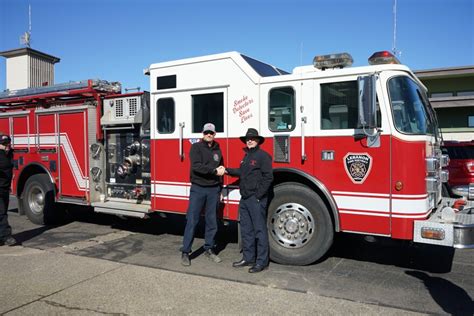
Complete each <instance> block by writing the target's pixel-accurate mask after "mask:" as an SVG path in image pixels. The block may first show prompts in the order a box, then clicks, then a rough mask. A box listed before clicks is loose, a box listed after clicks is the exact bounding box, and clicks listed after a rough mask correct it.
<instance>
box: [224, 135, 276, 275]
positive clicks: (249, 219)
mask: <svg viewBox="0 0 474 316" xmlns="http://www.w3.org/2000/svg"><path fill="white" fill-rule="evenodd" d="M240 140H241V141H242V142H243V143H244V144H246V148H244V150H245V155H244V158H243V159H242V161H241V162H240V167H239V168H226V173H227V174H229V175H230V176H235V177H239V178H240V184H239V189H240V195H241V199H240V203H239V214H240V230H241V236H242V248H243V258H242V259H241V260H240V261H237V262H234V263H233V264H232V266H233V267H234V268H239V267H247V266H250V268H249V270H248V272H250V273H257V272H261V271H263V270H265V269H267V268H268V262H269V254H268V253H269V245H268V232H267V224H266V223H267V221H266V218H267V216H266V212H267V203H268V196H269V191H270V186H271V184H272V182H273V171H272V157H271V156H270V155H269V154H268V153H267V152H265V151H264V150H262V149H260V145H261V144H262V143H263V142H264V141H265V138H263V137H262V136H260V135H258V131H257V130H256V129H255V128H249V129H248V130H247V133H246V134H245V136H242V137H240Z"/></svg>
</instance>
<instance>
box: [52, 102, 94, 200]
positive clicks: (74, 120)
mask: <svg viewBox="0 0 474 316" xmlns="http://www.w3.org/2000/svg"><path fill="white" fill-rule="evenodd" d="M59 145H60V157H59V161H60V162H59V178H60V179H59V193H60V196H63V197H84V198H86V197H87V192H88V187H89V177H88V172H87V170H88V151H87V146H88V144H87V114H86V111H84V110H82V111H80V112H65V113H60V114H59Z"/></svg>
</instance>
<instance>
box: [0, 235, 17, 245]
mask: <svg viewBox="0 0 474 316" xmlns="http://www.w3.org/2000/svg"><path fill="white" fill-rule="evenodd" d="M19 244H20V243H19V242H18V241H17V240H16V239H15V238H13V237H12V236H8V237H7V238H5V239H4V240H2V242H1V243H0V246H3V245H6V246H10V247H11V246H15V245H19Z"/></svg>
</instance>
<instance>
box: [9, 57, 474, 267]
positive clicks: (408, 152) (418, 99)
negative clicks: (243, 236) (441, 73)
mask: <svg viewBox="0 0 474 316" xmlns="http://www.w3.org/2000/svg"><path fill="white" fill-rule="evenodd" d="M368 61H369V65H367V66H361V67H352V57H351V55H349V54H347V53H342V54H332V55H324V56H316V57H315V58H314V60H313V64H310V65H307V66H300V67H296V68H295V69H294V70H293V71H292V72H286V71H284V70H281V69H280V68H277V67H274V66H272V65H270V64H267V63H264V62H261V61H259V60H256V59H253V58H251V57H248V56H246V55H243V54H241V53H238V52H228V53H222V54H216V55H208V56H202V57H195V58H188V59H182V60H175V61H167V62H160V63H155V64H151V65H150V66H149V67H148V68H147V69H145V70H144V75H147V76H149V80H150V91H149V92H147V91H136V92H133V93H128V92H127V93H122V88H121V85H120V84H119V83H116V82H115V83H114V82H107V81H102V80H85V81H77V82H69V83H64V84H57V85H51V86H45V87H38V88H29V89H24V90H16V91H6V92H3V93H0V108H1V109H0V130H1V131H3V132H5V133H9V134H10V135H11V139H12V142H13V147H14V180H13V184H12V194H13V195H15V196H16V197H17V198H18V200H19V212H20V213H21V214H25V215H26V216H28V218H29V219H30V220H31V221H32V222H34V223H36V224H47V223H49V222H53V221H55V220H57V219H58V218H59V217H60V216H61V212H62V211H63V210H64V208H66V207H67V206H70V205H76V206H77V205H82V206H87V207H92V208H93V209H94V210H95V212H100V213H108V214H114V215H119V216H131V217H139V218H144V219H145V218H148V217H151V216H156V215H160V216H166V214H168V213H175V214H183V215H184V214H186V211H187V207H188V198H189V193H190V192H189V191H190V186H191V183H190V178H189V175H190V158H189V151H190V148H191V145H192V144H193V143H195V142H198V141H200V139H201V137H202V126H203V125H204V124H205V123H208V122H211V123H213V124H214V125H215V126H216V131H217V135H216V140H217V141H218V143H219V145H220V148H221V150H222V153H223V156H224V164H225V166H227V167H233V168H235V167H238V166H239V164H240V161H241V158H242V156H243V152H242V149H243V147H244V145H243V144H242V142H241V141H240V139H239V137H240V136H242V135H245V132H246V131H247V129H248V128H250V127H252V128H256V129H258V131H259V133H260V134H261V135H262V136H263V137H265V142H264V143H263V144H262V148H263V149H264V150H265V151H267V152H268V153H270V154H271V156H272V159H273V173H274V182H273V185H272V188H271V189H272V190H271V191H272V192H271V199H270V201H269V205H268V221H267V228H268V235H269V242H270V257H271V259H272V260H273V261H275V262H278V263H283V264H293V265H306V264H310V263H313V262H315V261H317V260H318V259H320V258H322V257H323V256H324V255H325V254H326V253H327V251H328V250H329V248H330V247H331V246H332V243H333V239H334V237H335V234H336V233H341V232H344V233H355V234H363V235H368V236H383V237H387V238H393V239H400V240H409V241H413V242H417V243H427V244H434V245H440V246H447V247H454V248H473V247H474V215H473V214H472V207H473V202H472V201H470V200H469V199H464V200H455V199H451V198H444V197H442V194H441V191H442V184H443V182H445V181H447V180H448V177H449V175H448V173H447V172H446V171H445V170H443V167H444V166H446V165H447V164H448V162H449V158H448V156H447V155H443V154H442V152H441V150H440V146H441V145H442V137H441V135H440V133H439V128H438V122H437V118H436V114H435V112H434V110H433V108H432V107H431V105H430V102H429V100H428V97H427V91H426V88H425V87H424V85H423V84H422V83H421V82H420V80H418V78H417V77H416V76H415V75H414V74H413V72H412V71H411V70H410V69H409V68H408V67H406V66H404V65H401V64H400V63H399V62H398V60H397V58H396V57H394V56H393V55H392V54H390V53H389V52H386V51H384V52H378V53H375V54H373V55H372V56H371V57H370V58H369V59H368ZM222 194H223V201H222V203H221V204H220V205H219V208H218V215H219V217H220V218H221V219H222V220H223V221H224V222H230V221H236V222H238V220H239V213H238V206H239V200H240V193H239V188H238V182H236V180H235V178H231V177H228V176H224V179H223V188H222ZM473 196H474V194H472V195H471V196H469V197H470V198H473ZM160 216H159V217H160ZM183 220H185V219H184V216H183Z"/></svg>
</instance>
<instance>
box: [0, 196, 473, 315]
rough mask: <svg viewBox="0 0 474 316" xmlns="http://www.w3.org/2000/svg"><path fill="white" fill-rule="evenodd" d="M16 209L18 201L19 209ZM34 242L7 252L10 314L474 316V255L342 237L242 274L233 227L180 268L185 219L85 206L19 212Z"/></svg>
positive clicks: (20, 233)
mask: <svg viewBox="0 0 474 316" xmlns="http://www.w3.org/2000/svg"><path fill="white" fill-rule="evenodd" d="M12 208H13V209H14V208H15V203H13V204H12ZM10 223H11V225H12V227H13V231H14V235H15V237H16V238H17V239H19V240H20V241H21V242H22V243H23V245H22V246H19V247H0V271H1V275H0V284H1V288H2V290H1V291H0V314H3V313H6V314H7V315H16V314H21V315H33V314H34V315H50V314H60V315H62V314H68V315H70V314H78V315H84V314H87V315H90V314H119V315H120V314H124V315H154V314H173V315H175V314H178V315H181V314H218V315H223V314H225V315H228V314H239V315H242V314H264V315H269V314H276V313H279V314H281V313H283V314H290V313H291V314H298V315H309V314H331V315H340V314H343V313H344V314H371V315H373V314H377V315H378V314H382V313H383V314H388V315H402V314H403V315H406V314H412V313H413V314H416V313H422V314H423V313H424V314H458V315H472V314H473V311H474V305H473V301H472V296H473V293H474V252H473V251H469V250H467V251H454V250H453V249H449V248H442V247H429V246H426V245H416V244H415V245H412V244H408V243H400V242H394V241H391V240H387V239H377V240H376V242H367V241H366V240H365V239H364V238H363V236H354V235H348V234H339V235H337V238H336V241H335V244H334V246H333V248H332V249H331V251H330V253H329V254H328V256H327V257H325V258H324V259H323V260H321V261H320V262H318V263H315V264H313V265H310V266H305V267H295V266H285V265H278V264H276V263H271V265H270V268H269V269H268V270H266V271H264V272H261V273H259V274H249V273H248V272H247V271H246V270H245V269H234V268H232V267H231V263H232V261H235V260H236V259H239V258H240V254H239V250H238V245H237V240H236V239H237V234H236V227H235V225H233V224H230V225H227V226H224V225H221V227H220V230H219V235H218V244H219V249H218V250H219V256H220V257H221V258H222V259H223V262H222V263H219V264H215V263H212V262H210V261H208V260H207V258H205V257H204V256H203V255H202V249H201V248H199V247H200V246H201V245H202V244H203V240H202V238H201V237H202V236H201V234H202V232H198V238H196V240H195V246H196V247H195V249H194V250H195V252H194V254H193V256H192V265H191V266H190V267H183V266H181V264H180V258H179V251H178V249H179V246H180V243H181V241H182V231H183V229H184V220H183V217H181V216H170V217H168V218H153V219H150V220H135V219H128V220H124V219H119V218H117V217H115V216H108V215H103V214H95V213H93V212H84V211H83V210H80V211H77V210H76V211H73V212H71V213H70V217H69V220H68V221H66V222H64V223H63V224H61V225H58V226H50V227H41V226H36V225H34V224H32V223H30V222H29V221H28V220H27V219H26V217H24V216H18V215H15V213H11V216H10Z"/></svg>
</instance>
